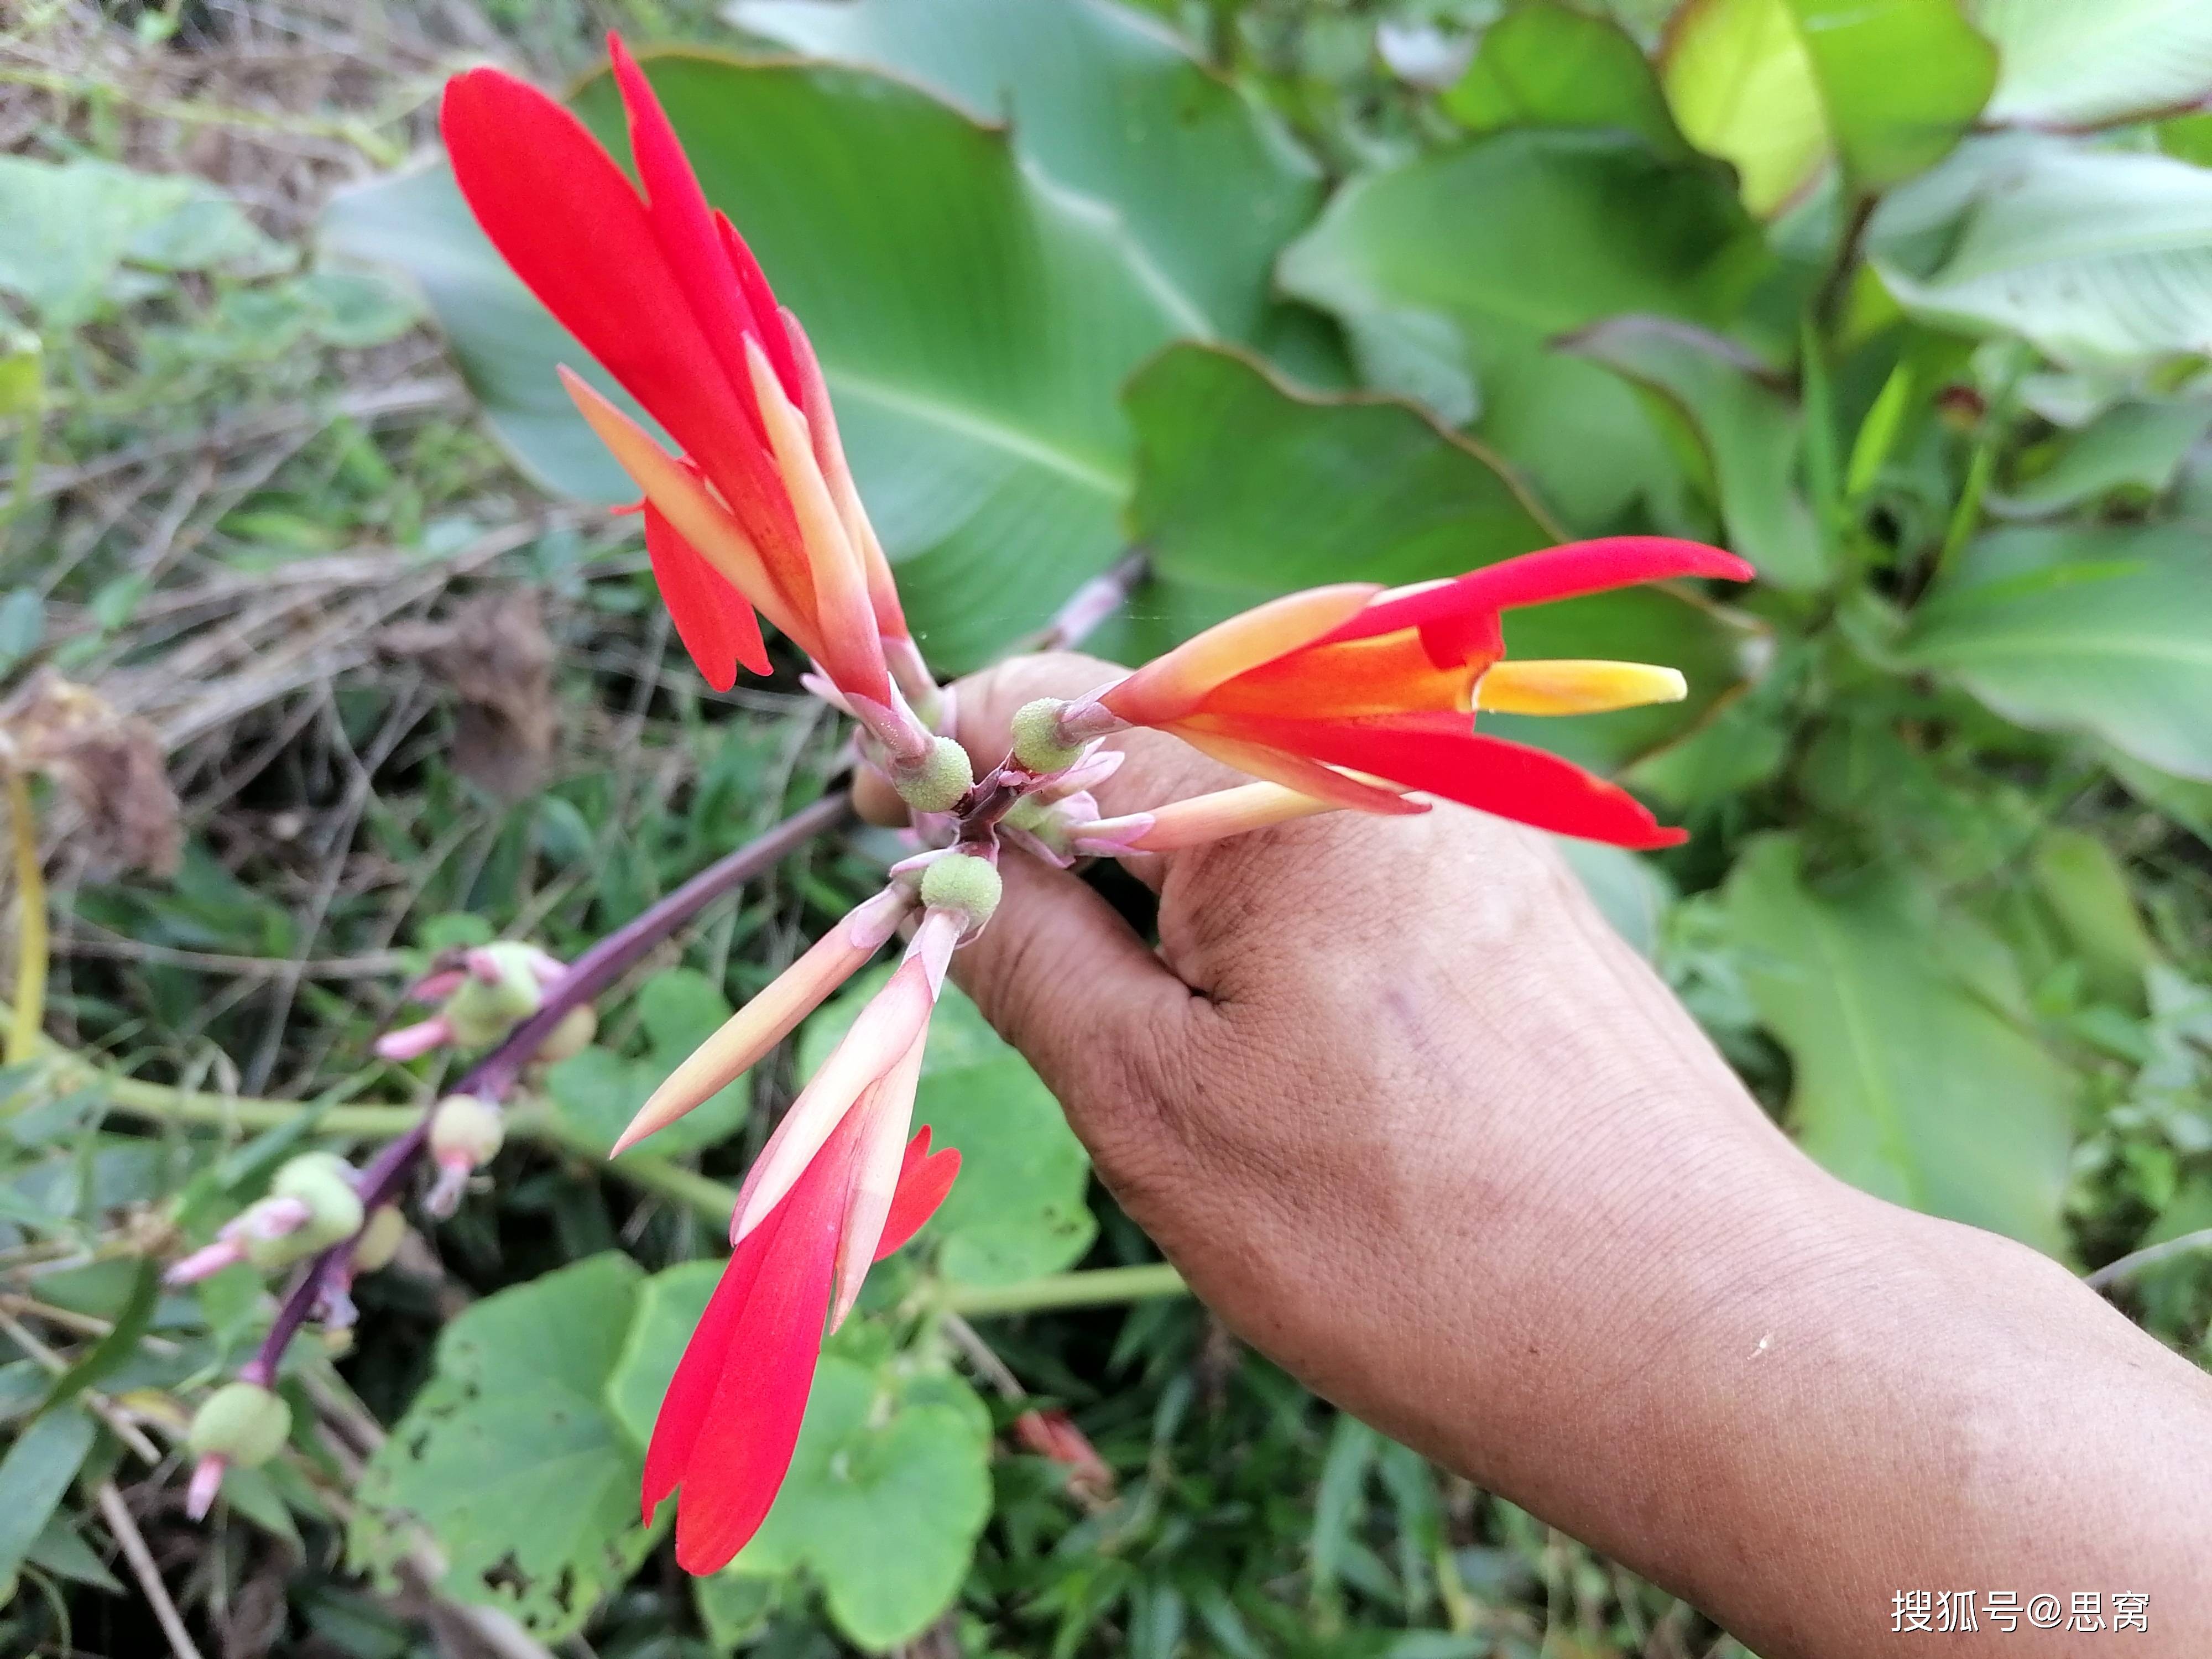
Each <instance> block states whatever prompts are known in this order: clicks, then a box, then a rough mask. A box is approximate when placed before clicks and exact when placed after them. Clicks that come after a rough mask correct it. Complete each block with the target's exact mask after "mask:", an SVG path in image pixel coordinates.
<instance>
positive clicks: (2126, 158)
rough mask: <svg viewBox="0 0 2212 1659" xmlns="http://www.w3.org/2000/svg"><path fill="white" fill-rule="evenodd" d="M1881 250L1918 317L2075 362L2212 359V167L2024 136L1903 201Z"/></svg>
mask: <svg viewBox="0 0 2212 1659" xmlns="http://www.w3.org/2000/svg"><path fill="white" fill-rule="evenodd" d="M1869 249H1870V251H1871V252H1872V253H1873V255H1874V258H1875V268H1876V269H1877V270H1879V272H1880V273H1881V278H1882V281H1883V282H1884V283H1886V284H1887V287H1888V288H1889V289H1890V291H1891V292H1892V293H1893V295H1896V297H1897V299H1898V301H1899V303H1901V304H1902V305H1903V306H1904V307H1905V309H1906V310H1908V311H1910V312H1912V313H1915V314H1917V315H1918V316H1921V317H1923V318H1925V319H1929V320H1931V321H1934V322H1936V323H1939V324H1942V325H1950V326H1956V327H1963V328H1966V329H1968V330H1972V331H1978V332H1996V331H2004V332H2010V333H2015V334H2020V335H2022V336H2025V337H2027V339H2029V340H2030V341H2032V342H2033V343H2035V344H2036V345H2037V346H2039V347H2040V348H2041V349H2043V350H2044V351H2045V352H2046V353H2048V354H2049V355H2050V356H2053V357H2055V358H2057V359H2058V360H2060V361H2061V362H2068V363H2074V364H2099V363H2126V362H2135V361H2139V360H2142V359H2145V358H2151V357H2156V356H2163V355H2166V354H2168V353H2175V352H2203V351H2205V350H2208V349H2212V170H2207V169H2205V168H2203V167H2192V166H2191V165H2190V164H2189V163H2187V162H2186V161H2175V160H2174V159H2172V157H2170V156H2165V155H2148V154H2140V153H2123V152H2120V151H2116V150H2106V149H2087V148H2085V147H2083V146H2081V145H2080V144H2078V143H2071V142H2069V141H2067V140H2065V139H2061V138H2054V137H2044V136H2040V135H2033V134H2026V133H2012V134H2004V135H2001V136H1996V137H1986V138H1979V139H1975V140H1973V141H1972V142H1970V143H1965V144H1962V145H1960V148H1959V149H1958V151H1957V152H1956V153H1955V154H1954V155H1952V156H1951V157H1950V159H1949V160H1948V161H1945V162H1944V163H1943V164H1942V166H1941V167H1937V168H1936V169H1935V170H1934V171H1933V172H1931V173H1927V174H1925V175H1924V176H1923V177H1922V178H1919V179H1915V180H1913V181H1912V182H1911V184H1909V185H1905V186H1904V187H1903V188H1901V189H1899V190H1898V191H1895V192H1894V193H1893V194H1892V195H1891V196H1890V197H1888V198H1887V200H1886V201H1885V202H1884V203H1883V204H1882V205H1881V210H1879V211H1878V212H1877V213H1876V214H1875V219H1874V222H1873V224H1872V226H1871V227H1870V231H1869Z"/></svg>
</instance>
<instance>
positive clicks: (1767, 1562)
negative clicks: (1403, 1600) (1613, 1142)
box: [1261, 1144, 2212, 1659]
mask: <svg viewBox="0 0 2212 1659" xmlns="http://www.w3.org/2000/svg"><path fill="white" fill-rule="evenodd" d="M1616 1150H1618V1151H1620V1152H1621V1155H1622V1157H1623V1158H1624V1159H1633V1158H1638V1157H1639V1155H1640V1157H1641V1158H1642V1162H1643V1164H1644V1167H1645V1168H1646V1169H1647V1170H1656V1171H1657V1172H1658V1174H1657V1177H1656V1179H1652V1180H1649V1181H1642V1180H1622V1181H1619V1182H1612V1183H1608V1184H1607V1186H1605V1187H1604V1188H1601V1195H1600V1197H1599V1200H1598V1201H1597V1203H1596V1205H1595V1209H1594V1210H1593V1212H1590V1213H1589V1215H1588V1216H1587V1218H1586V1220H1585V1222H1584V1224H1583V1225H1582V1226H1581V1227H1579V1228H1577V1230H1576V1232H1575V1233H1574V1234H1573V1235H1571V1236H1568V1237H1559V1236H1556V1235H1554V1236H1553V1237H1549V1238H1545V1237H1540V1236H1539V1235H1538V1234H1537V1232H1536V1231H1535V1229H1534V1216H1535V1215H1536V1214H1538V1213H1541V1212H1542V1210H1543V1208H1544V1203H1543V1200H1541V1198H1538V1199H1536V1200H1533V1202H1532V1203H1531V1205H1530V1206H1529V1208H1530V1220H1531V1225H1530V1227H1529V1228H1528V1230H1527V1231H1525V1232H1524V1231H1523V1230H1522V1227H1521V1226H1520V1225H1519V1223H1518V1218H1517V1215H1516V1212H1517V1211H1518V1209H1519V1208H1520V1206H1518V1205H1517V1204H1516V1203H1514V1202H1513V1201H1512V1200H1510V1199H1506V1200H1502V1201H1501V1199H1500V1195H1498V1194H1494V1193H1487V1192H1485V1191H1484V1190H1483V1187H1482V1183H1481V1182H1480V1181H1479V1180H1470V1181H1469V1182H1467V1190H1468V1194H1469V1196H1470V1197H1471V1198H1472V1199H1473V1200H1474V1201H1473V1202H1472V1203H1470V1204H1468V1205H1465V1206H1462V1214H1463V1215H1464V1216H1465V1217H1466V1218H1467V1220H1466V1224H1465V1225H1464V1227H1463V1228H1455V1229H1453V1230H1451V1231H1449V1233H1447V1234H1446V1235H1444V1236H1443V1237H1439V1238H1437V1240H1436V1241H1435V1243H1436V1245H1437V1248H1436V1249H1435V1250H1434V1251H1433V1253H1432V1254H1431V1256H1430V1261H1431V1266H1430V1267H1429V1268H1428V1269H1426V1270H1424V1269H1422V1268H1420V1267H1419V1266H1418V1265H1417V1261H1418V1258H1419V1255H1420V1254H1421V1252H1420V1250H1419V1248H1418V1247H1414V1248H1411V1249H1407V1250H1406V1252H1405V1254H1404V1255H1403V1257H1402V1259H1401V1260H1398V1261H1390V1256H1391V1254H1392V1252H1393V1250H1394V1248H1395V1246H1394V1243H1390V1242H1383V1243H1380V1246H1379V1249H1378V1259H1379V1260H1380V1261H1383V1262H1385V1263H1387V1264H1388V1265H1389V1273H1390V1276H1393V1277H1395V1276H1396V1275H1397V1274H1400V1273H1418V1274H1421V1275H1422V1276H1421V1278H1420V1279H1419V1280H1418V1281H1417V1283H1414V1284H1404V1285H1401V1286H1400V1291H1401V1294H1398V1295H1395V1296H1383V1295H1380V1294H1377V1293H1376V1292H1374V1291H1371V1290H1370V1291H1369V1292H1368V1293H1366V1294H1364V1295H1362V1294H1360V1293H1359V1292H1358V1291H1350V1292H1348V1293H1347V1294H1346V1297H1342V1298H1331V1300H1332V1301H1333V1302H1334V1303H1335V1304H1336V1305H1337V1306H1338V1307H1341V1306H1342V1305H1343V1304H1344V1302H1346V1301H1349V1302H1352V1303H1354V1304H1358V1305H1361V1306H1363V1307H1364V1308H1366V1309H1368V1310H1370V1313H1369V1314H1368V1316H1366V1317H1365V1319H1364V1325H1365V1328H1364V1330H1363V1331H1359V1332H1358V1338H1357V1340H1356V1342H1355V1343H1354V1344H1352V1345H1350V1346H1340V1340H1339V1339H1340V1335H1341V1334H1342V1332H1343V1331H1344V1329H1345V1326H1344V1322H1343V1321H1342V1319H1341V1317H1338V1318H1336V1319H1334V1320H1333V1321H1332V1322H1331V1323H1332V1324H1333V1326H1334V1333H1333V1334H1331V1335H1330V1336H1329V1337H1328V1338H1326V1339H1323V1340H1321V1341H1319V1342H1316V1343H1315V1344H1314V1345H1313V1346H1307V1344H1308V1341H1309V1340H1310V1339H1311V1338H1312V1337H1313V1336H1314V1334H1315V1333H1313V1332H1309V1331H1284V1332H1281V1333H1279V1335H1281V1336H1284V1337H1287V1338H1288V1339H1289V1346H1291V1348H1292V1349H1294V1350H1297V1352H1296V1354H1295V1355H1294V1356H1293V1357H1291V1364H1293V1365H1294V1367H1300V1366H1301V1362H1302V1361H1303V1366H1302V1368H1303V1369H1304V1370H1305V1371H1306V1374H1307V1375H1308V1376H1309V1377H1310V1380H1312V1381H1313V1382H1315V1383H1316V1385H1317V1386H1319V1387H1321V1388H1322V1389H1324V1391H1326V1392H1329V1393H1331V1394H1332V1395H1334V1396H1335V1397H1337V1398H1339V1399H1340V1401H1342V1402H1343V1403H1345V1404H1346V1405H1347V1406H1348V1407H1351V1408H1352V1409H1353V1410H1355V1411H1357V1412H1358V1413H1360V1414H1362V1415H1364V1416H1366V1417H1368V1418H1370V1419H1371V1420H1373V1421H1375V1422H1376V1423H1377V1424H1379V1425H1381V1426H1383V1428H1385V1429H1386V1430H1388V1431H1390V1432H1392V1433H1394V1434H1395V1435H1397V1436H1398V1437H1401V1438H1403V1439H1406V1440H1407V1441H1408V1442H1410V1443H1413V1444H1414V1445H1417V1446H1419V1447H1420V1448H1421V1449H1424V1450H1425V1451H1428V1452H1429V1453H1431V1455H1434V1456H1436V1457H1437V1458H1438V1459H1439V1460H1440V1461H1442V1462H1444V1463H1446V1464H1447V1465H1449V1466H1450V1467H1452V1468H1456V1469H1459V1470H1461V1471H1462V1472H1463V1473H1465V1474H1468V1475H1469V1476H1470V1477H1472V1478H1473V1479H1474V1480H1476V1481H1477V1482H1478V1483H1480V1484H1481V1485H1482V1486H1486V1487H1487V1488H1489V1489H1491V1490H1494V1491H1497V1492H1500V1493H1501V1494H1503V1495H1504V1496H1506V1497H1508V1498H1512V1499H1514V1500H1515V1501H1516V1502H1517V1503H1520V1504H1522V1505H1523V1506H1525V1507H1527V1508H1528V1509H1530V1510H1532V1511H1534V1512H1535V1513H1536V1514H1538V1515H1540V1516H1542V1517H1544V1518H1545V1519H1547V1520H1548V1521H1551V1522H1553V1523H1555V1524H1557V1525H1559V1526H1560V1527H1562V1528H1565V1529H1566V1530H1567V1531H1569V1532H1571V1533H1572V1534H1575V1535H1576V1536H1577V1537H1579V1538H1582V1539H1583V1540H1585V1541H1588V1542H1589V1543H1590V1544H1591V1545H1593V1546H1594V1547H1597V1548H1599V1549H1601V1550H1603V1551H1605V1552H1606V1553H1608V1554H1610V1555H1613V1557H1615V1558H1616V1559H1620V1560H1621V1561H1623V1562H1625V1563H1626V1564H1627V1565H1631V1566H1632V1567H1634V1568H1635V1569H1637V1570H1638V1571H1641V1572H1643V1573H1644V1574H1645V1575H1646V1576H1648V1577H1651V1578H1653V1579H1654V1580H1656V1581H1657V1582H1659V1583H1662V1584H1664V1585H1666V1586H1667V1587H1668V1588H1669V1589H1674V1590H1675V1591H1677V1592H1678V1593H1680V1594H1682V1595H1686V1596H1687V1597H1688V1598H1689V1599H1691V1600H1692V1601H1695V1602H1696V1603H1697V1604H1698V1605H1699V1606H1700V1607H1704V1608H1705V1609H1706V1610H1707V1611H1708V1612H1710V1613H1712V1614H1713V1615H1714V1616H1715V1617H1716V1618H1718V1619H1720V1620H1723V1622H1724V1623H1726V1624H1727V1625H1728V1626H1729V1628H1730V1629H1732V1630H1733V1631H1735V1632H1736V1633H1738V1634H1739V1635H1740V1636H1741V1637H1742V1638H1744V1640H1745V1641H1747V1643H1748V1644H1750V1645H1751V1646H1752V1647H1753V1649H1754V1650H1756V1651H1758V1652H1759V1653H1760V1654H1761V1655H1762V1656H1764V1659H1792V1656H1818V1659H1844V1656H1856V1655H1858V1654H1888V1653H1893V1652H1894V1651H1896V1648H1895V1643H1896V1641H1897V1640H1898V1639H1899V1638H1898V1634H1897V1633H1896V1632H1895V1631H1894V1630H1893V1622H1894V1621H1893V1611H1894V1605H1895V1604H1894V1600H1893V1598H1894V1597H1895V1595H1897V1593H1898V1592H1899V1591H1911V1590H1914V1589H1926V1590H1929V1591H1931V1592H1936V1591H1952V1592H1956V1591H1961V1590H1967V1591H1972V1592H1973V1595H1974V1604H1975V1606H1976V1607H1977V1608H1978V1609H1980V1608H1983V1607H1984V1606H1985V1601H1984V1598H1985V1595H1986V1593H1987V1592H1989V1591H1991V1590H1997V1591H2010V1592H2014V1593H2015V1594H2016V1595H2017V1598H2018V1605H2019V1606H2021V1607H2023V1608H2024V1607H2026V1605H2027V1602H2028V1601H2029V1600H2030V1599H2031V1598H2032V1597H2033V1596H2034V1595H2039V1594H2050V1595H2056V1596H2057V1598H2058V1605H2059V1606H2060V1607H2062V1608H2066V1607H2070V1596H2071V1595H2072V1593H2073V1592H2075V1591H2096V1592H2098V1593H2100V1596H2101V1598H2102V1605H2103V1607H2105V1608H2106V1609H2107V1613H2106V1617H2107V1620H2108V1622H2109V1609H2110V1607H2111V1606H2112V1595H2113V1594H2114V1593H2116V1592H2120V1591H2130V1592H2137V1593H2147V1594H2148V1596H2149V1598H2150V1600H2149V1607H2150V1608H2151V1611H2152V1628H2151V1631H2150V1632H2149V1633H2148V1635H2147V1636H2130V1642H2131V1643H2132V1644H2133V1645H2132V1646H2131V1648H2130V1651H2136V1652H2142V1653H2145V1654H2157V1655H2165V1654H2173V1655H2185V1654H2186V1655H2191V1656H2194V1655H2199V1654H2203V1653H2205V1652H2208V1651H2212V1550H2208V1547H2207V1541H2212V1382H2208V1379H2206V1378H2205V1377H2204V1376H2203V1375H2202V1374H2200V1373H2198V1372H2197V1370H2195V1369H2194V1368H2192V1367H2191V1366H2190V1365H2189V1364H2186V1363H2185V1361H2183V1360H2181V1359H2179V1358H2176V1357H2174V1356H2172V1355H2171V1354H2169V1353H2167V1352H2165V1351H2164V1350H2162V1349H2160V1347H2158V1346H2157V1345H2156V1344H2154V1343H2153V1342H2152V1341H2150V1340H2148V1338H2146V1337H2144V1336H2142V1334H2140V1333H2138V1332H2136V1330H2134V1329H2133V1328H2131V1327H2130V1326H2129V1325H2128V1324H2127V1323H2126V1322H2125V1321H2124V1320H2123V1319H2121V1318H2120V1317H2119V1316H2118V1315H2117V1314H2116V1313H2114V1312H2113V1311H2112V1310H2111V1309H2109V1308H2107V1307H2106V1306H2105V1305H2104V1304H2102V1303H2101V1302H2100V1300H2099V1299H2098V1298H2097V1297H2095V1296H2093V1294H2092V1293H2090V1292H2089V1291H2086V1290H2085V1289H2083V1288H2082V1287H2081V1285H2078V1284H2077V1283H2075V1282H2074V1280H2073V1279H2072V1278H2071V1276H2070V1275H2069V1274H2068V1273H2066V1272H2065V1271H2064V1270H2063V1268H2061V1267H2057V1265H2056V1264H2054V1263H2052V1262H2051V1261H2047V1260H2045V1258H2043V1257H2041V1256H2039V1255H2036V1254H2035V1253H2034V1252H2033V1251H2030V1250H2028V1249H2026V1248H2024V1247H2022V1246H2019V1245H2016V1244H2014V1243H2010V1242H2008V1241H2006V1240H2002V1239H1999V1238H1996V1237H1992V1236H1990V1235H1988V1234H1985V1233H1980V1232H1977V1231H1972V1230H1971V1229H1966V1228H1962V1227H1957V1226H1954V1225H1949V1224H1947V1223H1942V1222H1938V1221H1934V1220H1931V1219H1929V1218H1924V1217H1919V1216H1915V1215H1911V1214H1909V1213H1907V1212H1902V1211H1899V1210H1896V1209H1894V1208H1893V1207H1891V1206H1887V1205H1883V1204H1881V1203H1878V1202H1876V1201H1875V1200H1871V1199H1868V1198H1865V1197H1864V1196H1863V1195H1861V1194H1857V1193H1854V1192H1851V1191H1850V1190H1849V1189H1847V1188H1843V1187H1841V1186H1840V1185H1839V1184H1838V1183H1836V1182H1832V1181H1831V1180H1829V1178H1828V1177H1826V1176H1824V1175H1822V1174H1820V1172H1819V1171H1817V1170H1813V1169H1811V1168H1810V1166H1809V1165H1807V1164H1804V1163H1803V1161H1802V1159H1801V1158H1798V1155H1797V1154H1796V1152H1794V1150H1792V1149H1790V1148H1788V1147H1786V1146H1783V1147H1780V1148H1779V1152H1778V1154H1777V1152H1776V1151H1775V1149H1772V1148H1764V1147H1759V1146H1754V1145H1750V1144H1740V1145H1738V1146H1732V1147H1721V1146H1705V1147H1702V1148H1693V1149H1687V1150H1686V1152H1684V1151H1682V1150H1680V1149H1678V1152H1676V1153H1674V1154H1672V1155H1669V1154H1666V1153H1658V1152H1656V1149H1654V1148H1650V1147H1644V1148H1635V1149H1616ZM1662 1203H1663V1205H1664V1210H1663V1212H1659V1211H1658V1210H1657V1209H1656V1206H1658V1205H1659V1204H1662ZM1485 1210H1487V1211H1488V1212H1489V1213H1487V1214H1484V1213H1483V1212H1484V1211H1485ZM1379 1278H1380V1276H1379V1275H1378V1279H1379ZM1273 1305H1275V1306H1278V1307H1280V1306H1283V1305H1285V1304H1283V1303H1282V1302H1281V1301H1279V1300H1277V1301H1275V1302H1274V1303H1273ZM1261 1340H1263V1341H1264V1340H1266V1339H1265V1338H1264V1337H1262V1338H1261ZM1931 1622H1932V1621H1931ZM2108 1633H2109V1632H2108ZM1953 1639H1954V1638H1945V1637H1942V1636H1941V1635H1939V1634H1936V1633H1934V1632H1930V1634H1929V1637H1928V1641H1929V1648H1930V1650H1931V1651H1947V1650H1955V1651H1960V1652H1967V1653H1971V1652H1975V1651H1979V1648H1978V1647H1977V1646H1976V1645H1975V1644H1977V1643H1983V1644H1988V1643H1994V1642H1999V1641H2001V1642H2002V1644H2003V1645H2002V1648H2001V1649H1998V1651H2002V1652H2003V1653H2006V1654H2014V1653H2018V1654H2021V1655H2026V1656H2037V1655H2045V1656H2054V1659H2055V1656H2059V1655H2065V1656H2069V1659H2070V1656H2075V1655H2078V1654H2080V1653H2081V1640H2082V1638H2081V1635H2080V1634H2079V1633H2078V1632H2069V1631H2068V1630H2066V1629H2065V1628H2064V1624H2063V1621H2062V1623H2061V1626H2060V1627H2059V1628H2057V1629H2052V1630H2045V1631H2040V1632H2039V1631H2034V1630H2032V1629H2031V1628H2030V1627H2029V1626H2028V1624H2027V1621H2026V1620H2025V1619H2022V1620H2021V1621H2020V1622H2019V1624H2018V1626H2017V1629H2016V1631H2015V1632H2014V1633H2012V1634H2010V1635H2006V1634H2004V1633H2003V1632H2002V1631H2001V1630H2000V1629H1998V1628H1997V1627H1996V1626H1992V1625H1990V1624H1989V1623H1988V1622H1986V1620H1984V1622H1983V1623H1982V1625H1981V1627H1980V1630H1979V1631H1978V1632H1977V1633H1976V1634H1973V1635H1968V1636H1961V1637H1959V1638H1955V1640H1956V1644H1957V1645H1956V1646H1955V1647H1946V1646H1943V1645H1941V1644H1944V1643H1946V1642H1948V1641H1951V1640H1953Z"/></svg>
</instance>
